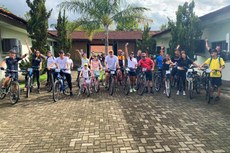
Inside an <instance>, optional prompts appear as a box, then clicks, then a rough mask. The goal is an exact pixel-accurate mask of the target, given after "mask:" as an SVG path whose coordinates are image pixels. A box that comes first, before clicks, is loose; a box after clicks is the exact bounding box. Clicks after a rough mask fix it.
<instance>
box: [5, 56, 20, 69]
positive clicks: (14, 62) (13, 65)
mask: <svg viewBox="0 0 230 153" xmlns="http://www.w3.org/2000/svg"><path fill="white" fill-rule="evenodd" d="M20 60H22V58H21V57H16V58H10V57H9V58H6V59H5V61H6V69H8V70H18V61H20Z"/></svg>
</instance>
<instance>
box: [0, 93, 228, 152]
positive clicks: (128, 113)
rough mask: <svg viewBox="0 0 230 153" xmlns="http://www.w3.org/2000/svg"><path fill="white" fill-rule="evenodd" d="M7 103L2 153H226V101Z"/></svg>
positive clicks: (0, 133)
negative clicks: (207, 102) (213, 102)
mask: <svg viewBox="0 0 230 153" xmlns="http://www.w3.org/2000/svg"><path fill="white" fill-rule="evenodd" d="M23 96H24V95H23ZM197 99H198V100H197ZM8 100H9V99H8V97H7V99H5V100H3V101H0V152H1V153H4V152H10V153H14V152H22V153H32V152H34V153H39V152H61V153H66V152H67V153H78V152H87V153H93V152H104V153H110V152H111V153H112V152H114V153H119V152H121V153H135V152H148V153H152V152H173V153H177V152H180V153H183V152H191V153H193V152H201V153H203V152H208V153H219V152H227V153H228V152H230V104H229V99H222V100H221V101H220V102H219V103H216V104H212V105H208V104H206V103H205V102H204V101H203V97H200V98H196V99H195V100H193V101H191V100H188V99H187V98H186V97H183V96H180V97H176V96H173V97H172V98H171V99H168V98H166V97H165V96H164V95H162V94H158V95H157V94H155V95H145V96H142V97H140V96H137V95H135V94H131V95H130V96H123V94H122V92H117V93H116V94H115V95H114V96H113V97H111V96H109V95H108V93H106V92H105V91H103V92H101V93H99V94H97V95H95V94H94V95H91V97H90V98H86V97H80V98H79V97H77V96H76V94H75V96H74V97H72V98H69V97H68V98H63V100H61V101H60V102H57V103H53V102H52V100H51V95H50V94H47V93H46V92H42V93H41V94H40V95H37V94H35V93H33V95H32V98H31V99H25V98H23V97H22V98H21V102H20V103H18V104H17V105H15V106H11V105H10V104H9V103H8Z"/></svg>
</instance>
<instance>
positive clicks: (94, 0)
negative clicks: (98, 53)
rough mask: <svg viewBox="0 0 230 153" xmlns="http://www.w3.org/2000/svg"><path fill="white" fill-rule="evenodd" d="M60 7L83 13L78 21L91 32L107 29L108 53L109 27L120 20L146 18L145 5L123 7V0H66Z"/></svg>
mask: <svg viewBox="0 0 230 153" xmlns="http://www.w3.org/2000/svg"><path fill="white" fill-rule="evenodd" d="M59 7H61V8H63V9H66V10H70V11H72V12H74V13H78V14H80V15H81V18H79V19H78V20H77V23H78V24H79V25H81V27H83V29H85V30H86V31H87V32H88V33H89V34H94V33H95V31H96V30H98V29H101V28H103V29H104V31H105V35H106V39H105V52H106V54H107V53H108V46H109V40H108V35H109V27H110V26H111V25H112V24H116V23H118V22H119V21H120V22H121V21H123V22H124V21H128V20H130V19H136V20H138V21H143V20H145V18H144V16H143V12H144V11H146V10H147V8H145V7H135V6H131V5H128V6H127V7H126V8H124V9H122V8H121V0H66V1H64V2H62V3H60V4H59Z"/></svg>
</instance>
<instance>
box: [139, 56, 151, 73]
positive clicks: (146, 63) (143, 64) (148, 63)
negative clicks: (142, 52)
mask: <svg viewBox="0 0 230 153" xmlns="http://www.w3.org/2000/svg"><path fill="white" fill-rule="evenodd" d="M138 64H139V65H140V66H141V68H146V69H147V71H151V70H152V67H153V61H152V60H151V59H150V58H146V59H145V60H143V59H141V60H140V61H139V63H138Z"/></svg>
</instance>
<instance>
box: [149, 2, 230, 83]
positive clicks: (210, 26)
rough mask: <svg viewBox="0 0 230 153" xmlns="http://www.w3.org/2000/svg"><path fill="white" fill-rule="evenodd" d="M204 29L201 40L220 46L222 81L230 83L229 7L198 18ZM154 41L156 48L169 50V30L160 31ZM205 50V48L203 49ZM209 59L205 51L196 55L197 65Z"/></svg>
mask: <svg viewBox="0 0 230 153" xmlns="http://www.w3.org/2000/svg"><path fill="white" fill-rule="evenodd" d="M200 19H201V22H202V25H203V27H204V30H203V35H202V40H205V39H206V38H208V40H209V46H210V47H211V48H215V47H216V46H217V45H219V46H221V50H222V53H223V58H224V60H225V62H226V68H225V69H224V71H223V80H226V81H230V77H229V76H230V51H229V49H230V48H229V43H228V42H229V33H230V5H229V6H226V7H224V8H222V9H219V10H217V11H214V12H211V13H209V14H206V15H204V16H202V17H200ZM153 37H154V38H155V40H156V44H157V47H158V48H159V47H160V46H161V45H164V46H165V47H166V48H169V41H170V40H171V33H170V29H168V30H165V31H162V32H160V33H158V34H156V35H154V36H153ZM203 48H205V47H203ZM208 57H210V54H209V53H208V51H207V50H205V49H204V51H203V52H202V53H199V54H198V58H197V63H202V62H204V61H205V59H207V58H208Z"/></svg>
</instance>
